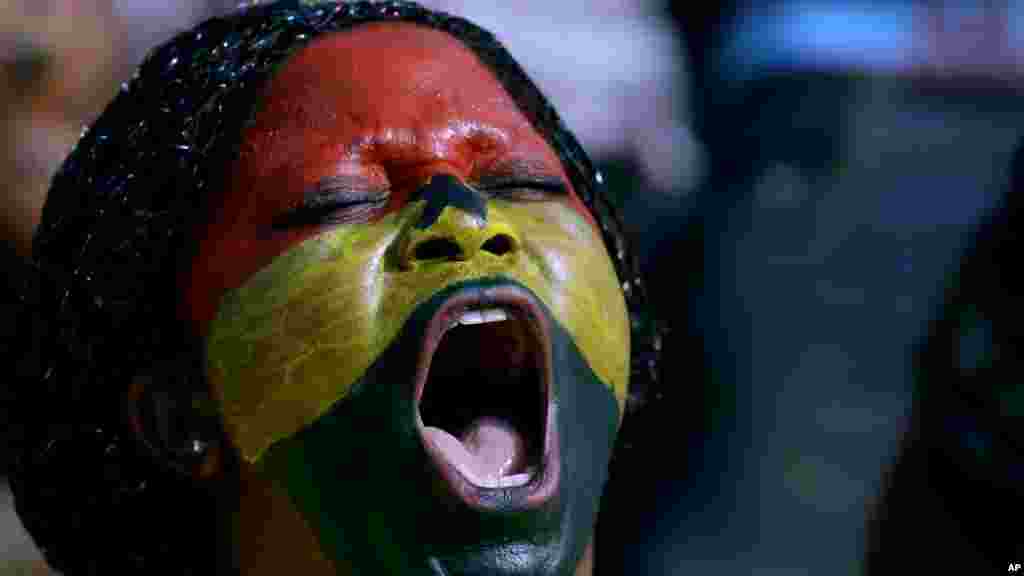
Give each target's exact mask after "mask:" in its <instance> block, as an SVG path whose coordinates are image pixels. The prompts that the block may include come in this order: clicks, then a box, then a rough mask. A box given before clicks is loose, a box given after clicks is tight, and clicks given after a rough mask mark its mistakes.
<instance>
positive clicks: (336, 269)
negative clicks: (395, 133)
mask: <svg viewBox="0 0 1024 576" xmlns="http://www.w3.org/2000/svg"><path fill="white" fill-rule="evenodd" d="M423 205H424V203H423V202H422V201H420V202H415V203H411V204H409V205H407V206H405V207H404V208H403V209H401V210H400V211H398V212H394V213H392V214H391V215H389V216H387V217H385V218H383V219H381V220H378V221H376V222H373V223H369V224H359V225H347V226H339V227H336V228H333V229H330V230H328V231H325V232H324V233H322V234H320V235H318V236H315V237H313V238H310V239H308V240H305V241H303V242H302V243H300V244H298V245H296V246H295V247H293V248H291V249H290V250H289V251H287V252H285V253H284V254H282V255H280V256H278V257H277V258H275V259H274V260H273V261H272V262H271V263H270V264H269V265H267V266H266V267H265V268H263V269H262V270H260V271H259V272H257V273H255V274H253V275H252V276H251V277H250V278H249V279H248V280H247V281H246V282H245V283H244V284H243V285H242V286H240V287H239V288H237V289H234V290H230V291H228V292H227V293H226V294H225V295H224V297H223V298H222V300H221V302H220V305H219V308H218V311H217V315H216V317H215V319H214V320H213V322H212V324H211V326H210V332H209V335H208V338H207V358H208V369H209V375H210V379H211V386H212V389H213V390H214V392H215V394H216V395H217V396H218V397H219V400H220V402H221V406H222V408H223V411H224V421H225V424H226V426H227V427H228V431H229V432H230V434H231V436H232V438H233V439H234V441H235V443H236V445H237V447H238V448H239V450H240V452H241V454H242V457H243V458H244V459H246V460H248V461H250V462H254V461H256V460H257V459H259V457H260V456H261V455H262V454H263V452H264V451H265V450H266V449H267V448H268V447H269V446H270V445H272V444H273V443H274V442H276V441H278V440H281V439H283V438H287V437H290V436H292V435H294V434H295V433H297V432H298V431H300V430H301V429H303V428H304V427H305V426H307V425H309V424H311V423H312V422H314V421H316V420H317V419H318V418H319V417H320V416H321V415H323V414H324V413H325V412H327V411H328V410H329V409H330V408H331V406H333V405H334V404H335V403H336V402H337V401H338V400H340V399H342V398H344V397H345V396H346V394H347V393H348V391H349V389H350V388H351V386H352V385H353V384H354V383H355V382H356V381H357V380H358V379H359V378H360V377H361V376H362V375H363V373H364V372H365V371H366V370H367V368H369V367H370V365H371V364H372V363H373V362H374V361H375V360H376V359H377V357H378V356H379V355H380V354H381V353H382V352H383V351H384V350H385V349H386V348H387V347H388V346H389V345H391V343H392V342H393V341H394V340H395V338H396V336H397V335H398V333H399V332H400V330H401V329H402V326H403V325H404V324H405V322H406V320H407V319H408V318H409V317H410V315H411V314H412V313H413V311H414V310H415V309H416V307H417V306H418V305H419V304H421V303H422V302H424V301H426V300H427V299H428V298H430V297H431V296H432V295H434V294H435V293H437V292H438V291H440V290H442V289H444V288H445V287H447V286H450V285H452V284H455V283H459V282H464V281H470V280H477V279H484V278H506V279H509V280H512V281H516V282H519V283H521V284H523V285H525V286H526V287H527V288H529V289H530V290H531V291H533V292H534V294H536V295H537V297H538V298H539V299H540V300H541V301H542V302H543V303H544V304H545V305H546V306H547V307H548V308H549V309H550V310H551V312H552V314H553V316H554V318H555V320H556V321H557V322H559V323H560V324H561V325H562V326H563V328H565V329H566V331H567V332H568V333H569V334H570V335H571V336H572V337H573V339H574V340H575V342H576V344H577V346H578V347H579V349H580V351H581V352H582V354H583V357H584V358H585V359H586V361H587V362H588V363H589V365H590V367H591V369H592V370H593V371H594V373H595V374H596V375H597V376H598V377H599V378H600V379H601V380H602V381H603V382H604V383H606V384H607V385H608V386H610V387H611V388H612V390H613V391H614V394H615V397H616V399H617V400H618V403H619V407H620V411H621V408H622V406H623V403H624V400H625V393H626V386H627V381H628V368H629V354H630V352H629V323H628V317H627V313H626V307H625V301H624V298H623V295H622V291H621V289H620V287H619V285H618V281H617V277H616V275H615V271H614V269H613V268H612V263H611V260H610V259H609V257H608V254H607V252H606V251H605V247H604V243H603V242H602V240H601V238H600V237H599V236H598V235H597V234H596V232H595V230H594V229H593V226H592V225H590V224H589V223H588V222H586V221H585V220H584V219H583V218H582V217H581V216H580V215H579V214H578V213H577V212H575V211H574V210H573V209H572V208H571V207H570V206H568V205H567V204H566V203H564V202H562V201H556V200H551V201H529V202H516V201H505V200H490V201H488V203H487V220H486V222H483V221H478V222H475V223H474V222H469V221H467V220H466V219H467V218H470V216H469V215H468V214H466V213H465V212H462V211H461V210H458V209H454V208H451V207H448V208H445V209H444V211H443V212H442V213H441V215H440V217H439V218H438V219H437V221H436V222H434V223H433V224H432V225H431V226H430V227H429V228H427V229H425V230H418V229H416V228H415V226H414V225H413V223H414V222H415V221H416V219H417V218H418V216H419V215H420V213H421V212H422V210H423ZM432 233H436V234H441V235H444V236H448V237H454V238H455V239H456V240H457V241H458V242H459V244H460V245H463V246H466V247H468V252H469V253H468V254H466V255H465V259H463V260H457V261H451V260H447V259H445V260H433V261H423V260H417V261H410V259H409V258H407V257H406V254H407V253H408V250H409V248H410V246H412V245H415V244H416V242H417V241H418V240H420V239H421V237H422V236H423V235H429V234H432ZM498 233H500V234H504V235H507V236H509V237H510V238H511V239H512V241H513V249H511V250H509V251H508V252H506V253H502V254H500V255H499V254H495V253H492V252H488V251H486V250H480V249H479V248H480V246H481V245H482V243H483V242H484V241H485V240H486V239H487V238H490V237H493V236H494V235H495V234H498Z"/></svg>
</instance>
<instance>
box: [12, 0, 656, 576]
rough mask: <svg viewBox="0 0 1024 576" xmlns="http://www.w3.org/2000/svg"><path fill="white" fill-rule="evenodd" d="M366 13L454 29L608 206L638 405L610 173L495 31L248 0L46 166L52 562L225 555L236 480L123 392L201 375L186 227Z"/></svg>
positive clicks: (30, 503)
mask: <svg viewBox="0 0 1024 576" xmlns="http://www.w3.org/2000/svg"><path fill="white" fill-rule="evenodd" d="M370 22H409V23H414V24H417V25H421V26H426V27H430V28H433V29H437V30H440V31H443V32H446V33H448V34H449V35H451V36H452V37H454V38H456V39H457V40H459V41H460V42H461V43H462V44H463V45H465V46H466V47H467V48H468V49H470V50H471V51H472V52H473V53H474V54H475V55H476V57H477V58H478V59H479V60H480V61H481V62H482V63H483V64H484V65H485V66H487V67H488V68H489V69H490V70H491V71H492V72H493V73H494V75H495V76H496V78H497V79H498V81H499V82H500V83H501V85H502V86H503V87H504V89H505V90H506V91H507V92H508V94H509V95H510V96H511V97H512V98H513V100H514V101H515V102H516V103H517V105H518V107H519V108H520V109H521V111H522V112H523V114H524V115H525V116H526V118H527V119H528V120H529V122H530V123H531V124H532V126H533V127H534V129H536V131H537V132H538V133H539V134H540V135H541V136H542V137H543V138H544V139H545V140H546V141H547V142H548V143H549V144H550V146H551V147H552V148H553V149H554V150H555V152H556V153H557V154H558V156H559V158H560V160H561V162H562V164H563V166H564V168H565V170H566V172H567V174H568V175H569V178H570V179H571V181H572V184H573V187H574V188H575V190H576V191H577V193H578V195H579V197H580V199H581V200H582V202H583V203H584V204H585V205H586V206H587V208H588V209H589V210H590V211H591V213H592V214H593V215H594V217H595V219H596V221H597V222H598V223H599V226H600V229H601V230H600V232H601V234H602V237H603V239H604V242H605V244H606V246H607V249H608V252H609V253H610V255H611V257H612V261H613V263H614V266H615V270H616V272H617V274H618V277H619V280H620V282H621V285H622V289H623V292H624V293H625V297H626V301H627V305H628V308H629V310H630V312H631V315H632V320H633V322H632V349H633V352H632V364H633V365H632V373H631V391H630V395H631V398H630V401H629V402H628V405H629V406H634V405H635V404H636V399H637V398H639V397H641V396H642V395H643V394H645V393H646V392H647V391H648V390H649V389H650V388H651V386H652V385H653V384H654V383H655V382H656V379H657V361H658V352H659V350H660V339H661V329H660V328H659V326H658V325H657V324H656V323H655V322H654V321H653V320H652V317H651V315H650V314H649V313H648V312H647V306H648V302H647V297H646V293H645V289H644V284H643V282H642V280H641V278H640V274H639V272H638V267H637V263H636V260H635V259H634V257H633V255H632V253H631V252H630V249H629V245H628V243H627V240H626V238H625V236H624V232H623V226H622V223H621V221H620V220H619V217H618V216H617V214H616V210H615V209H614V207H613V205H612V204H611V203H610V202H609V200H608V199H607V197H606V195H605V193H604V190H603V181H602V177H601V175H600V174H599V173H598V172H596V171H595V169H594V167H593V166H592V164H591V162H590V160H589V158H588V157H587V155H586V153H585V152H584V151H583V149H582V148H581V146H580V145H579V143H578V142H577V140H576V138H575V137H574V136H573V135H572V133H570V132H569V130H568V129H567V128H566V127H565V125H564V124H563V123H562V121H561V119H560V118H559V116H558V114H557V113H556V112H555V110H554V109H553V108H552V107H551V105H550V104H549V103H548V101H547V100H546V99H545V97H544V96H543V95H542V94H541V92H540V91H539V90H538V88H537V87H536V86H535V85H534V83H533V82H532V81H531V80H530V79H529V78H528V77H527V76H526V73H525V72H524V71H523V69H522V68H521V67H520V66H519V65H518V64H517V63H516V61H515V60H513V59H512V57H511V55H509V53H508V52H507V51H506V50H505V48H504V47H503V46H502V45H501V44H500V43H499V42H498V41H497V40H496V39H495V38H494V36H493V35H492V34H490V33H488V32H487V31H485V30H482V29H481V28H479V27H477V26H476V25H474V24H472V23H470V22H468V21H466V20H464V19H461V18H458V17H454V16H451V15H448V14H444V13H440V12H434V11H431V10H428V9H426V8H423V7H421V6H419V5H417V4H414V3H411V2H400V1H389V2H364V1H360V2H347V3H323V4H309V3H305V2H299V1H297V0H291V1H283V2H276V3H272V4H265V5H255V6H249V7H246V8H243V9H240V10H239V11H237V12H235V13H232V14H229V15H227V16H224V17H219V18H214V19H211V20H208V21H206V22H204V23H202V24H200V25H198V26H197V27H195V28H194V29H192V30H189V31H186V32H184V33H181V34H179V35H177V36H176V37H174V38H173V39H171V40H170V41H168V42H166V43H165V44H163V45H161V46H159V47H157V48H156V49H155V50H154V51H152V52H151V53H150V54H149V55H148V56H147V57H146V58H145V60H144V61H143V63H142V64H141V66H140V67H139V68H138V70H137V72H136V73H135V75H134V76H133V77H132V79H131V81H130V82H126V83H125V84H123V85H122V86H121V90H120V92H119V93H118V94H117V95H116V97H115V98H114V99H113V101H112V102H111V103H110V104H109V105H108V106H107V108H106V109H105V111H104V112H103V113H102V114H101V115H100V116H99V118H98V119H97V120H96V121H95V122H94V123H93V124H92V126H91V127H90V128H89V129H88V130H87V131H86V132H85V133H84V135H83V136H82V138H81V139H80V141H79V142H78V144H77V145H76V147H75V148H74V150H73V151H72V152H71V154H70V155H69V157H68V158H67V159H66V161H65V162H64V163H63V165H62V166H61V168H60V170H59V171H58V173H57V174H56V176H55V177H54V179H53V182H52V185H51V188H50V191H49V195H48V198H47V201H46V205H45V207H44V210H43V215H42V221H41V223H40V225H39V227H38V229H37V231H36V235H35V237H34V241H33V261H32V266H33V268H34V270H35V274H34V276H33V277H32V278H31V279H30V280H28V281H27V282H28V283H29V285H28V286H26V289H25V290H24V293H23V295H22V300H23V305H24V306H23V311H24V313H23V314H22V316H21V318H20V322H21V329H20V331H19V333H20V334H24V338H22V345H23V346H24V350H23V354H21V361H20V363H19V367H18V373H19V377H20V378H19V385H18V386H17V388H16V390H15V392H16V394H17V402H18V406H19V407H20V410H19V411H17V412H18V413H19V414H20V415H21V416H22V417H21V418H20V419H19V420H18V421H17V422H16V434H17V437H18V439H19V442H18V447H17V450H16V453H15V455H14V461H13V463H12V468H11V486H12V489H13V491H14V494H15V498H16V507H17V511H18V513H19V515H20V517H21V519H22V521H23V522H24V524H25V526H26V528H27V530H28V531H29V533H30V534H31V535H32V537H33V539H34V540H35V542H36V544H37V545H38V546H39V548H40V549H41V550H42V552H43V553H44V555H45V557H46V559H47V561H48V562H49V563H50V565H51V566H52V567H53V568H55V569H56V570H59V571H61V572H64V573H66V574H70V575H73V576H74V575H79V574H97V573H119V572H120V571H121V569H125V570H133V571H137V572H140V573H141V572H142V571H145V572H146V573H154V572H155V573H173V574H192V573H204V572H210V571H213V570H215V569H216V567H217V566H218V565H220V564H221V562H223V560H219V556H218V547H219V546H220V545H221V544H222V542H221V541H220V540H218V535H217V528H216V526H217V522H216V521H215V517H214V516H215V515H216V514H217V513H218V512H217V510H218V501H220V502H223V501H224V499H223V498H218V495H219V494H222V493H226V492H224V491H226V490H230V489H231V488H232V486H231V485H230V481H229V480H224V479H219V480H209V481H203V480H197V479H195V478H193V477H190V476H188V475H185V474H181V473H179V472H178V471H175V470H170V469H168V468H167V467H166V466H164V465H162V464H161V463H160V462H159V461H158V459H157V458H154V457H153V455H152V453H151V452H149V451H147V450H145V449H144V447H143V446H141V445H140V442H139V440H138V439H137V438H136V437H135V436H134V435H133V434H132V432H131V430H130V428H129V426H128V425H127V424H126V423H125V419H124V417H123V410H122V401H123V398H125V395H126V391H127V390H128V388H129V386H130V384H131V382H132V381H133V379H134V378H135V377H136V376H137V374H138V373H139V371H140V370H145V369H150V367H151V366H154V365H157V366H163V367H166V370H165V373H164V374H163V377H166V378H169V379H174V378H177V379H179V380H182V379H184V380H189V381H190V382H191V385H193V386H196V387H201V386H203V385H204V384H203V382H202V377H201V374H199V375H197V373H199V372H201V370H196V369H195V366H194V364H195V360H194V357H193V356H192V355H190V354H189V353H187V351H188V350H192V349H195V347H196V343H195V342H190V341H189V340H190V338H193V339H194V337H192V336H190V335H189V334H187V331H186V329H185V328H184V327H183V325H184V323H183V322H182V321H181V320H180V319H179V318H178V317H177V313H176V309H177V306H176V304H177V302H178V300H179V299H180V295H179V294H178V293H177V284H176V282H175V281H174V279H175V278H176V277H177V274H178V272H179V271H180V270H181V269H182V267H183V266H185V265H187V262H188V258H189V256H191V252H190V250H191V249H193V248H194V246H193V244H194V240H193V239H192V238H191V235H190V234H191V231H192V230H193V229H194V228H195V226H196V225H198V224H199V221H200V220H201V219H202V218H205V217H206V216H205V214H206V209H205V207H207V206H208V205H209V204H210V202H211V199H212V198H214V197H215V196H216V195H217V194H219V193H220V191H221V190H222V189H223V184H224V182H223V179H224V178H225V174H224V168H223V167H224V166H226V165H228V164H229V162H230V161H231V160H232V158H233V157H234V155H235V154H236V153H237V149H238V146H239V142H240V138H241V133H242V128H243V126H244V125H245V123H246V122H247V121H248V120H249V119H250V118H251V115H252V112H253V107H254V103H255V102H258V100H259V93H260V89H261V87H262V86H263V85H264V83H265V81H266V79H267V78H268V77H269V76H270V75H272V73H273V71H274V70H275V67H277V66H278V65H280V64H281V63H283V62H284V61H285V60H286V59H287V58H288V56H289V55H290V54H292V53H294V52H295V51H297V50H298V49H300V48H301V47H303V46H304V45H306V44H307V43H309V42H310V41H311V40H313V39H315V38H317V37H318V36H321V35H323V34H327V33H330V32H334V31H341V30H346V29H350V28H353V27H355V26H359V25H361V24H364V23H370ZM179 351H186V352H179ZM627 421H628V420H627ZM627 428H628V426H627ZM621 442H622V439H621V438H620V443H621ZM219 554H220V555H223V554H224V552H223V549H221V551H220V552H219Z"/></svg>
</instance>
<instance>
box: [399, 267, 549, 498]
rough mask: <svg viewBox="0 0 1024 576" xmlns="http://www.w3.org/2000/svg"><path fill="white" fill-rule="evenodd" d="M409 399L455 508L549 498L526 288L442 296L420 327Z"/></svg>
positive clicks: (540, 326)
mask: <svg viewBox="0 0 1024 576" xmlns="http://www.w3.org/2000/svg"><path fill="white" fill-rule="evenodd" d="M415 393H416V405H417V407H418V410H417V412H416V415H417V429H418V430H419V432H420V436H421V438H422V440H423V444H424V447H425V448H426V450H427V452H428V454H429V455H430V456H431V458H432V460H433V461H434V464H435V466H436V467H437V469H438V471H439V472H440V473H441V476H442V478H443V479H444V480H445V481H446V482H447V484H449V485H450V487H451V488H452V490H453V492H454V493H455V494H456V495H457V496H459V497H460V498H461V499H462V500H463V501H464V502H466V503H467V504H469V505H470V506H472V507H474V508H484V509H491V508H497V507H501V508H505V509H507V508H517V507H522V506H527V507H529V506H533V505H537V504H540V503H542V502H544V501H546V500H547V499H548V498H550V497H551V496H552V495H553V494H554V492H555V487H556V485H557V480H558V474H557V468H558V457H557V442H556V441H555V434H556V431H555V427H554V422H553V418H554V413H553V410H552V402H551V346H550V340H549V336H548V327H547V322H546V319H545V318H544V316H543V314H542V313H541V311H540V308H539V306H538V305H537V304H536V302H535V301H534V300H533V297H532V296H531V295H530V294H529V293H528V292H526V291H525V290H523V289H521V288H517V287H515V286H500V287H490V288H475V289H465V290H461V291H459V292H457V293H455V294H454V295H453V296H451V297H450V298H449V299H448V300H446V301H445V303H444V304H442V305H441V307H440V309H439V310H438V311H437V312H436V313H435V314H434V317H433V318H432V319H431V320H430V322H429V324H428V326H427V330H426V335H425V337H424V343H423V349H422V350H421V353H420V360H419V364H418V366H417V373H416V388H415Z"/></svg>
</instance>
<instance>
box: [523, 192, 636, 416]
mask: <svg viewBox="0 0 1024 576" xmlns="http://www.w3.org/2000/svg"><path fill="white" fill-rule="evenodd" d="M505 210H507V211H508V214H509V215H510V219H511V220H513V221H514V223H515V225H516V227H517V228H518V229H519V230H520V232H521V234H522V238H523V247H524V250H525V251H526V254H527V257H528V258H529V259H530V260H532V261H533V262H534V263H535V264H536V266H537V268H538V269H539V271H540V273H541V274H542V275H543V276H544V277H545V278H546V280H547V285H548V286H549V288H548V293H547V294H543V295H542V297H545V296H546V298H545V300H546V301H547V303H548V305H549V306H550V307H551V308H552V311H553V312H554V313H555V315H556V317H557V318H558V319H559V321H560V322H562V323H563V324H564V327H565V328H566V330H567V331H568V332H569V333H570V335H572V337H573V340H574V341H575V342H576V344H577V346H578V347H579V348H580V351H581V352H582V354H583V356H584V357H585V358H586V359H587V361H588V363H590V365H591V367H592V368H593V370H594V372H595V373H597V374H599V375H601V377H602V378H604V379H607V380H608V381H607V382H606V384H608V385H609V386H611V387H612V388H613V389H614V391H615V395H616V398H617V400H618V401H619V402H620V405H621V404H622V403H623V402H624V400H625V393H626V387H627V385H628V364H629V354H630V351H629V320H628V315H627V312H626V304H625V299H624V297H623V295H622V289H621V288H620V287H619V283H618V276H617V275H616V274H615V270H614V268H613V266H612V262H611V259H610V258H609V256H608V253H607V251H606V250H605V247H604V242H603V241H602V240H601V239H600V237H599V236H598V235H597V233H596V231H595V229H594V227H593V226H592V225H591V224H590V222H588V221H587V220H585V219H584V218H583V217H582V216H580V215H579V214H578V213H576V211H575V210H574V209H573V208H572V206H571V205H566V204H558V203H548V202H544V203H535V204H518V205H512V204H509V205H508V206H507V207H506V208H505ZM620 407H621V406H620Z"/></svg>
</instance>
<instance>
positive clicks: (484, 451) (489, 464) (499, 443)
mask: <svg viewBox="0 0 1024 576" xmlns="http://www.w3.org/2000/svg"><path fill="white" fill-rule="evenodd" d="M424 433H425V434H426V436H427V438H428V439H429V440H430V441H432V442H433V443H434V445H435V446H437V448H438V449H440V451H441V452H442V453H443V454H444V455H445V457H446V459H447V460H448V462H450V463H451V464H453V465H454V466H455V467H456V468H458V470H459V472H461V473H462V475H463V476H465V477H466V479H467V480H469V481H470V482H472V483H473V484H475V485H477V486H482V487H485V488H498V487H511V486H521V485H523V484H526V482H528V481H529V476H530V475H529V474H524V473H521V472H523V468H524V467H525V465H526V447H525V444H524V442H523V437H522V436H521V435H520V434H519V433H518V432H517V431H516V430H515V428H513V427H512V426H511V425H510V424H508V423H507V422H505V421H503V420H500V419H498V418H493V417H488V416H484V417H481V418H477V419H476V420H475V421H474V422H473V423H472V424H471V425H470V426H469V428H467V429H466V431H465V432H463V434H462V438H461V440H460V439H457V438H455V437H454V436H452V435H451V434H449V433H448V432H446V431H444V430H442V429H440V428H435V427H433V426H426V427H424Z"/></svg>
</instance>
